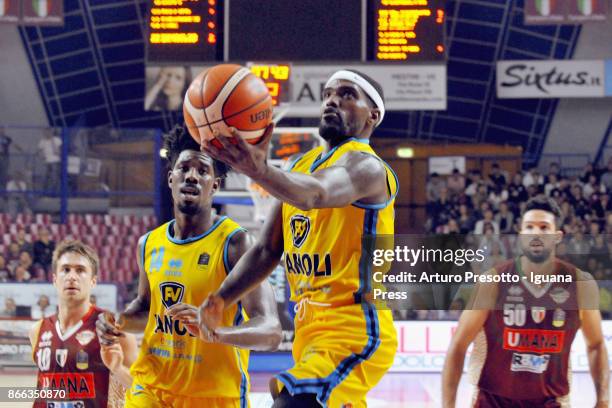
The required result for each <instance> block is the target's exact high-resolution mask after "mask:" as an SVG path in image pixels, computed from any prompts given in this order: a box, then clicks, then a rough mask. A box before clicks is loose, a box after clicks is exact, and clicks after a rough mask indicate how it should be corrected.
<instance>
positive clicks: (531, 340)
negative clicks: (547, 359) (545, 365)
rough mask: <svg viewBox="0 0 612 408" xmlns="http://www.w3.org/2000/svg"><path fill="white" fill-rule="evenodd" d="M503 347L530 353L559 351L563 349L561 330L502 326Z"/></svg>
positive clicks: (563, 334)
mask: <svg viewBox="0 0 612 408" xmlns="http://www.w3.org/2000/svg"><path fill="white" fill-rule="evenodd" d="M503 336H504V346H503V347H504V349H505V350H513V351H526V352H532V353H551V354H552V353H560V352H561V350H563V341H564V339H565V332H564V331H563V330H539V329H510V328H507V327H505V328H504V334H503Z"/></svg>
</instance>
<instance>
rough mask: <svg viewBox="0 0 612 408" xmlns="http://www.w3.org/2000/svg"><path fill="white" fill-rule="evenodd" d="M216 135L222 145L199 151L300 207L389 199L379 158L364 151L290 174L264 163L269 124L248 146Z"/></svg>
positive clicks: (275, 195) (348, 153)
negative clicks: (258, 140) (309, 171)
mask: <svg viewBox="0 0 612 408" xmlns="http://www.w3.org/2000/svg"><path fill="white" fill-rule="evenodd" d="M232 130H233V133H232V135H233V137H234V138H235V139H236V140H237V144H232V143H230V141H229V140H230V137H227V136H223V135H218V137H217V140H218V141H219V142H220V143H221V144H222V145H223V148H222V149H218V148H216V147H215V146H213V145H212V143H210V142H209V141H204V142H203V143H202V150H203V151H205V152H206V153H207V154H209V155H211V156H212V157H214V158H215V159H218V160H221V161H223V162H224V163H227V164H229V165H230V166H231V167H232V168H233V169H234V170H236V171H238V172H240V173H242V174H245V175H247V176H249V177H250V178H251V179H253V180H254V181H255V182H257V184H259V185H261V186H262V187H263V188H264V189H265V190H266V191H268V192H269V193H270V194H272V195H273V196H274V197H276V198H277V199H279V200H281V201H283V202H285V203H288V204H291V205H292V206H294V207H297V208H299V209H301V210H310V209H313V208H336V207H346V206H347V205H350V204H351V203H353V202H355V201H361V202H363V203H366V204H372V203H382V202H385V201H386V200H387V199H388V193H387V184H386V176H387V174H386V170H385V167H384V165H383V164H382V163H381V162H380V160H378V159H376V158H375V157H374V156H372V155H369V154H367V153H363V152H356V151H352V152H347V153H346V154H344V155H343V156H342V157H341V158H340V159H339V160H338V161H337V162H336V163H334V165H333V166H331V167H328V168H326V169H322V170H319V171H315V172H314V173H313V174H302V173H291V172H287V171H284V170H281V169H278V168H276V167H274V166H271V165H268V164H267V163H266V155H267V151H268V145H269V143H270V139H271V137H272V131H271V130H272V129H271V127H270V128H269V129H268V131H267V132H266V135H265V136H264V139H263V141H262V142H261V143H259V144H258V145H255V146H253V145H250V144H248V143H247V142H245V141H244V140H243V139H242V138H241V137H240V136H238V135H236V134H235V130H234V129H232Z"/></svg>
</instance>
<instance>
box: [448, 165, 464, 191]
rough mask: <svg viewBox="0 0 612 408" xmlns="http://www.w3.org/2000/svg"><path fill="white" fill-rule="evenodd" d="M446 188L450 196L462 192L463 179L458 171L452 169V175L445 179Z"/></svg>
mask: <svg viewBox="0 0 612 408" xmlns="http://www.w3.org/2000/svg"><path fill="white" fill-rule="evenodd" d="M446 187H447V188H448V192H449V193H450V194H451V195H459V194H461V193H463V192H464V190H465V177H463V174H461V173H460V172H459V170H458V169H453V174H451V175H450V176H449V177H448V179H446Z"/></svg>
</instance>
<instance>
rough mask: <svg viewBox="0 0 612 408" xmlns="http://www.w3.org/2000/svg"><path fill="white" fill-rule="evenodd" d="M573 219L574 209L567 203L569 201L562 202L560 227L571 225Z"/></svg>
mask: <svg viewBox="0 0 612 408" xmlns="http://www.w3.org/2000/svg"><path fill="white" fill-rule="evenodd" d="M573 218H574V208H573V207H572V205H571V204H570V203H569V201H564V202H563V203H561V224H560V225H566V224H571V222H572V219H573Z"/></svg>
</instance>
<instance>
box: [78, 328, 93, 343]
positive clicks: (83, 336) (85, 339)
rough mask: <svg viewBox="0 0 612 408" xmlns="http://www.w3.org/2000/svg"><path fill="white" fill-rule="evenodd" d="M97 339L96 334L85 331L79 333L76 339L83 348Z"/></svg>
mask: <svg viewBox="0 0 612 408" xmlns="http://www.w3.org/2000/svg"><path fill="white" fill-rule="evenodd" d="M95 337H96V334H95V333H94V332H92V331H91V330H83V331H82V332H80V333H77V335H76V339H77V341H78V342H79V344H80V345H81V346H83V347H84V346H86V345H88V344H89V343H91V341H92V340H93V339H94V338H95Z"/></svg>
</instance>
